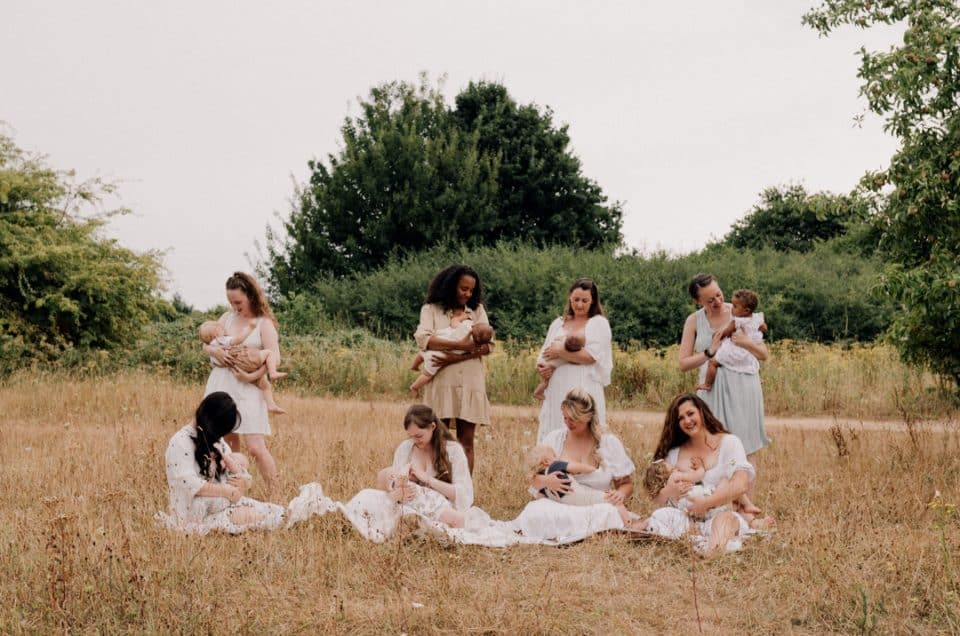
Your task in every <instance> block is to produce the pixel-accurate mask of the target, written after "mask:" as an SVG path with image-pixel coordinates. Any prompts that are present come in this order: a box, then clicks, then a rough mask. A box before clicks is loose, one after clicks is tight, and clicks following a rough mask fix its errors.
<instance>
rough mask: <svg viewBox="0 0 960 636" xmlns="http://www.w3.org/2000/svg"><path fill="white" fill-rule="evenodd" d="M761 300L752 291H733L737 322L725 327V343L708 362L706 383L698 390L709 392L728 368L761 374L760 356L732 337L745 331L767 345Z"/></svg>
mask: <svg viewBox="0 0 960 636" xmlns="http://www.w3.org/2000/svg"><path fill="white" fill-rule="evenodd" d="M759 302H760V300H759V298H757V294H756V293H755V292H753V291H752V290H750V289H738V290H737V291H735V292H733V298H732V299H731V305H732V308H731V310H730V313H731V314H733V320H731V321H730V324H728V325H727V326H726V327H724V328H723V332H722V333H723V340H722V341H721V342H720V346H718V347H717V350H716V351H714V352H713V355H712V356H710V355H709V349H708V350H707V351H708V353H707V354H706V355H707V357H708V358H710V360H709V362H708V363H707V372H706V375H705V376H704V378H703V382H702V383H701V384H699V385H697V389H698V390H703V391H709V390H710V389H711V388H713V382H714V380H715V379H716V377H717V369H719V368H720V367H727V368H728V369H730V370H732V371H736V372H738V373H748V374H753V375H755V374H757V373H759V372H760V361H759V360H757V358H756V356H754V355H753V354H752V353H750V352H749V351H747V350H746V349H744V348H743V347H740V346H737V345H736V344H734V342H733V341H732V340H730V336H732V335H733V334H734V332H736V331H742V332H743V333H744V334H745V335H746V336H747V337H748V338H750V340H752V341H753V342H763V334H765V333H766V332H767V324H766V323H765V322H764V321H763V314H762V313H761V312H759V311H757V305H758V304H759Z"/></svg>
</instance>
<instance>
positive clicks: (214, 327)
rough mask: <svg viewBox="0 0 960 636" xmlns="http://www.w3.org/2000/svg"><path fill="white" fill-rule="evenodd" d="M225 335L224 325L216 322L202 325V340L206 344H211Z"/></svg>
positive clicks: (210, 321)
mask: <svg viewBox="0 0 960 636" xmlns="http://www.w3.org/2000/svg"><path fill="white" fill-rule="evenodd" d="M222 335H223V325H221V324H220V323H219V322H217V321H216V320H208V321H206V322H205V323H203V324H202V325H200V339H201V340H203V342H204V344H210V343H211V342H213V341H214V340H216V339H217V338H219V337H220V336H222Z"/></svg>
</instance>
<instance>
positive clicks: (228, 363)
mask: <svg viewBox="0 0 960 636" xmlns="http://www.w3.org/2000/svg"><path fill="white" fill-rule="evenodd" d="M203 348H204V349H206V351H207V353H208V354H210V356H211V357H212V358H214V359H215V360H216V361H217V362H218V363H219V364H220V366H222V367H232V366H233V364H234V363H235V362H236V360H234V358H233V354H231V353H230V350H229V349H228V348H226V347H219V346H215V345H212V344H210V345H204V346H203Z"/></svg>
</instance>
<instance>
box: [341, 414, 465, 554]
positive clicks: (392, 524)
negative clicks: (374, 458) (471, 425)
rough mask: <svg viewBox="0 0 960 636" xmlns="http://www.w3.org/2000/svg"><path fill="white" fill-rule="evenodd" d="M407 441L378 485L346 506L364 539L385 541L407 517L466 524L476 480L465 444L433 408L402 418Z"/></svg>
mask: <svg viewBox="0 0 960 636" xmlns="http://www.w3.org/2000/svg"><path fill="white" fill-rule="evenodd" d="M403 428H404V430H405V431H406V432H407V436H408V437H407V439H405V440H404V441H402V442H401V443H400V445H399V446H398V447H397V450H396V451H395V452H394V454H393V465H392V466H390V467H389V468H384V469H383V470H381V471H380V473H379V474H378V475H377V489H376V490H372V489H367V490H361V491H360V492H359V493H357V494H356V495H355V496H354V497H353V499H351V500H350V501H349V502H347V503H346V504H345V505H342V506H341V510H342V511H343V513H344V515H345V516H346V517H347V518H348V519H349V520H350V521H351V523H353V524H354V526H356V528H357V530H359V531H360V533H361V534H363V535H364V536H365V537H367V538H368V539H370V540H372V541H377V542H380V541H383V540H385V539H387V538H388V537H390V536H392V535H393V534H394V533H395V532H396V530H397V528H398V526H399V523H400V520H401V518H402V517H404V516H407V515H413V516H415V517H417V518H419V519H420V520H422V521H423V522H425V523H426V525H432V526H439V527H445V528H463V526H464V517H465V513H466V512H467V511H468V510H469V509H470V507H471V506H472V505H473V480H472V479H471V477H470V468H469V466H468V464H467V456H466V454H465V453H464V452H463V447H462V446H460V444H459V443H457V442H456V440H454V438H453V435H452V434H451V433H450V431H449V430H448V429H447V427H446V425H445V424H444V423H443V421H442V420H440V418H438V417H437V416H436V415H435V414H434V412H433V409H431V408H430V407H429V406H425V405H423V404H415V405H413V406H411V407H410V408H409V409H408V410H407V413H406V415H405V416H404V418H403Z"/></svg>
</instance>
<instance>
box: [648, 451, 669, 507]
mask: <svg viewBox="0 0 960 636" xmlns="http://www.w3.org/2000/svg"><path fill="white" fill-rule="evenodd" d="M672 472H673V464H671V463H669V462H667V461H666V460H665V459H655V460H653V461H652V462H650V465H649V466H647V471H646V472H645V473H644V474H643V487H644V488H646V489H647V494H648V495H650V497H651V498H653V497H656V496H657V495H659V494H660V491H661V490H663V487H664V486H666V485H667V480H668V479H670V473H672Z"/></svg>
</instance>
